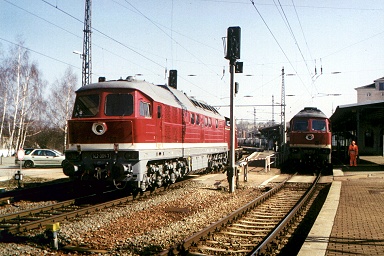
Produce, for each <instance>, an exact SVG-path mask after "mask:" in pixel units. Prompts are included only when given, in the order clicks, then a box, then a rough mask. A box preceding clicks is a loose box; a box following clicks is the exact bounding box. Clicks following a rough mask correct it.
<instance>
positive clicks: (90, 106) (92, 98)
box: [73, 94, 100, 117]
mask: <svg viewBox="0 0 384 256" xmlns="http://www.w3.org/2000/svg"><path fill="white" fill-rule="evenodd" d="M99 102H100V100H99V95H98V94H90V95H82V96H78V97H77V98H76V102H75V107H74V108H73V117H92V116H95V115H96V114H97V113H98V112H99Z"/></svg>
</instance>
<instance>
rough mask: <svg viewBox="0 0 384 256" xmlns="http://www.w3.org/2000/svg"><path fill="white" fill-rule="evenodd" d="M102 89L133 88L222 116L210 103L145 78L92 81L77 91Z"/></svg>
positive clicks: (197, 111) (167, 100) (157, 99)
mask: <svg viewBox="0 0 384 256" xmlns="http://www.w3.org/2000/svg"><path fill="white" fill-rule="evenodd" d="M100 89H133V90H140V91H141V92H143V93H144V94H146V95H148V96H149V97H151V98H152V99H153V100H154V101H157V102H162V103H164V104H167V105H170V106H173V107H178V108H183V107H184V108H185V109H188V110H189V111H193V112H196V113H201V114H205V115H209V116H218V115H219V116H221V115H220V113H219V112H218V111H217V110H216V109H215V108H214V107H212V106H210V105H209V104H206V103H205V102H202V101H198V100H196V99H194V98H190V97H188V96H187V95H186V94H185V93H183V92H181V91H179V90H177V89H174V88H172V87H169V86H167V85H155V84H153V83H148V82H146V81H143V80H136V79H132V78H127V79H126V80H122V79H120V80H115V81H106V82H99V83H92V84H89V85H85V86H83V87H80V88H79V89H78V90H77V91H76V93H78V92H83V91H88V90H100Z"/></svg>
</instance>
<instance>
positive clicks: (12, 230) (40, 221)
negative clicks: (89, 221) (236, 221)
mask: <svg viewBox="0 0 384 256" xmlns="http://www.w3.org/2000/svg"><path fill="white" fill-rule="evenodd" d="M185 182H188V179H185V180H182V181H179V182H177V183H175V184H173V185H172V186H171V187H162V188H159V189H156V190H154V191H145V192H142V193H138V194H130V195H129V196H124V197H122V196H121V193H117V194H114V193H113V192H110V193H109V194H108V193H104V194H92V195H88V196H84V197H80V198H76V199H71V200H66V201H62V202H58V203H55V204H51V205H49V206H43V207H39V208H34V209H29V210H24V211H20V212H16V213H11V214H7V215H3V216H0V241H4V240H12V239H13V237H14V236H15V235H17V234H19V233H23V232H27V231H29V230H32V229H38V228H44V227H45V226H46V225H48V224H52V223H56V222H61V221H64V220H71V219H72V218H76V217H80V216H84V215H86V214H92V213H93V212H96V211H100V210H103V209H108V208H110V207H116V206H120V205H126V204H129V203H132V202H133V201H135V200H139V199H144V198H147V197H148V196H151V195H154V194H157V193H162V192H164V191H166V190H167V189H168V188H171V189H173V188H178V187H180V186H183V184H184V183H185ZM118 192H120V191H118ZM115 197H118V198H117V199H112V198H115ZM100 201H102V202H100Z"/></svg>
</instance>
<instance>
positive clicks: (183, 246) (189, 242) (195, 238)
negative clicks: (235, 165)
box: [158, 176, 292, 255]
mask: <svg viewBox="0 0 384 256" xmlns="http://www.w3.org/2000/svg"><path fill="white" fill-rule="evenodd" d="M291 177H292V176H291ZM291 177H288V178H286V179H285V180H284V181H283V182H281V183H280V184H279V185H278V186H276V187H274V188H273V189H271V190H269V191H268V192H266V193H264V194H263V195H261V196H259V197H257V198H256V199H255V200H253V201H251V202H249V203H248V204H246V205H244V206H243V207H241V208H239V209H237V210H236V211H234V212H233V213H231V214H230V215H228V216H226V217H224V218H222V219H220V220H219V221H217V222H215V223H213V224H211V225H210V226H208V227H207V228H205V229H203V230H201V231H199V232H197V233H195V234H194V235H192V236H190V237H188V238H187V239H185V240H184V241H182V242H181V243H179V244H178V245H175V246H173V247H171V248H170V249H169V250H165V251H163V252H161V253H159V254H158V255H176V254H178V253H179V252H187V251H188V249H189V247H191V246H193V245H194V244H197V243H198V242H199V241H200V240H201V239H202V238H203V237H206V236H207V235H209V234H210V233H212V232H214V231H216V230H218V229H220V228H221V227H222V226H224V225H226V224H227V223H229V222H231V221H233V220H236V219H237V218H239V217H241V216H243V215H244V214H246V213H247V212H249V211H250V210H251V209H253V208H255V207H256V206H258V205H260V204H261V203H262V202H264V201H266V200H267V199H269V198H270V197H271V196H273V195H274V194H276V193H277V192H279V191H280V190H281V189H282V188H283V187H284V185H285V183H286V182H287V181H288V180H289V179H290V178H291Z"/></svg>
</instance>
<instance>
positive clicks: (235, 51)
mask: <svg viewBox="0 0 384 256" xmlns="http://www.w3.org/2000/svg"><path fill="white" fill-rule="evenodd" d="M240 35H241V29H240V27H229V28H228V30H227V53H226V56H225V58H226V59H228V60H229V66H230V73H231V85H230V122H231V128H230V129H231V142H230V144H231V147H230V150H229V155H230V157H229V163H230V165H229V167H228V170H227V176H228V182H229V191H230V192H231V193H233V192H234V191H235V176H236V174H235V171H236V165H235V155H236V154H235V110H234V98H235V95H236V88H235V87H236V85H235V82H234V76H235V74H234V73H235V70H236V73H239V72H237V71H240V70H241V72H242V69H243V63H242V62H239V63H238V64H237V65H236V60H238V59H240V37H241V36H240ZM236 67H237V68H236Z"/></svg>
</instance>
